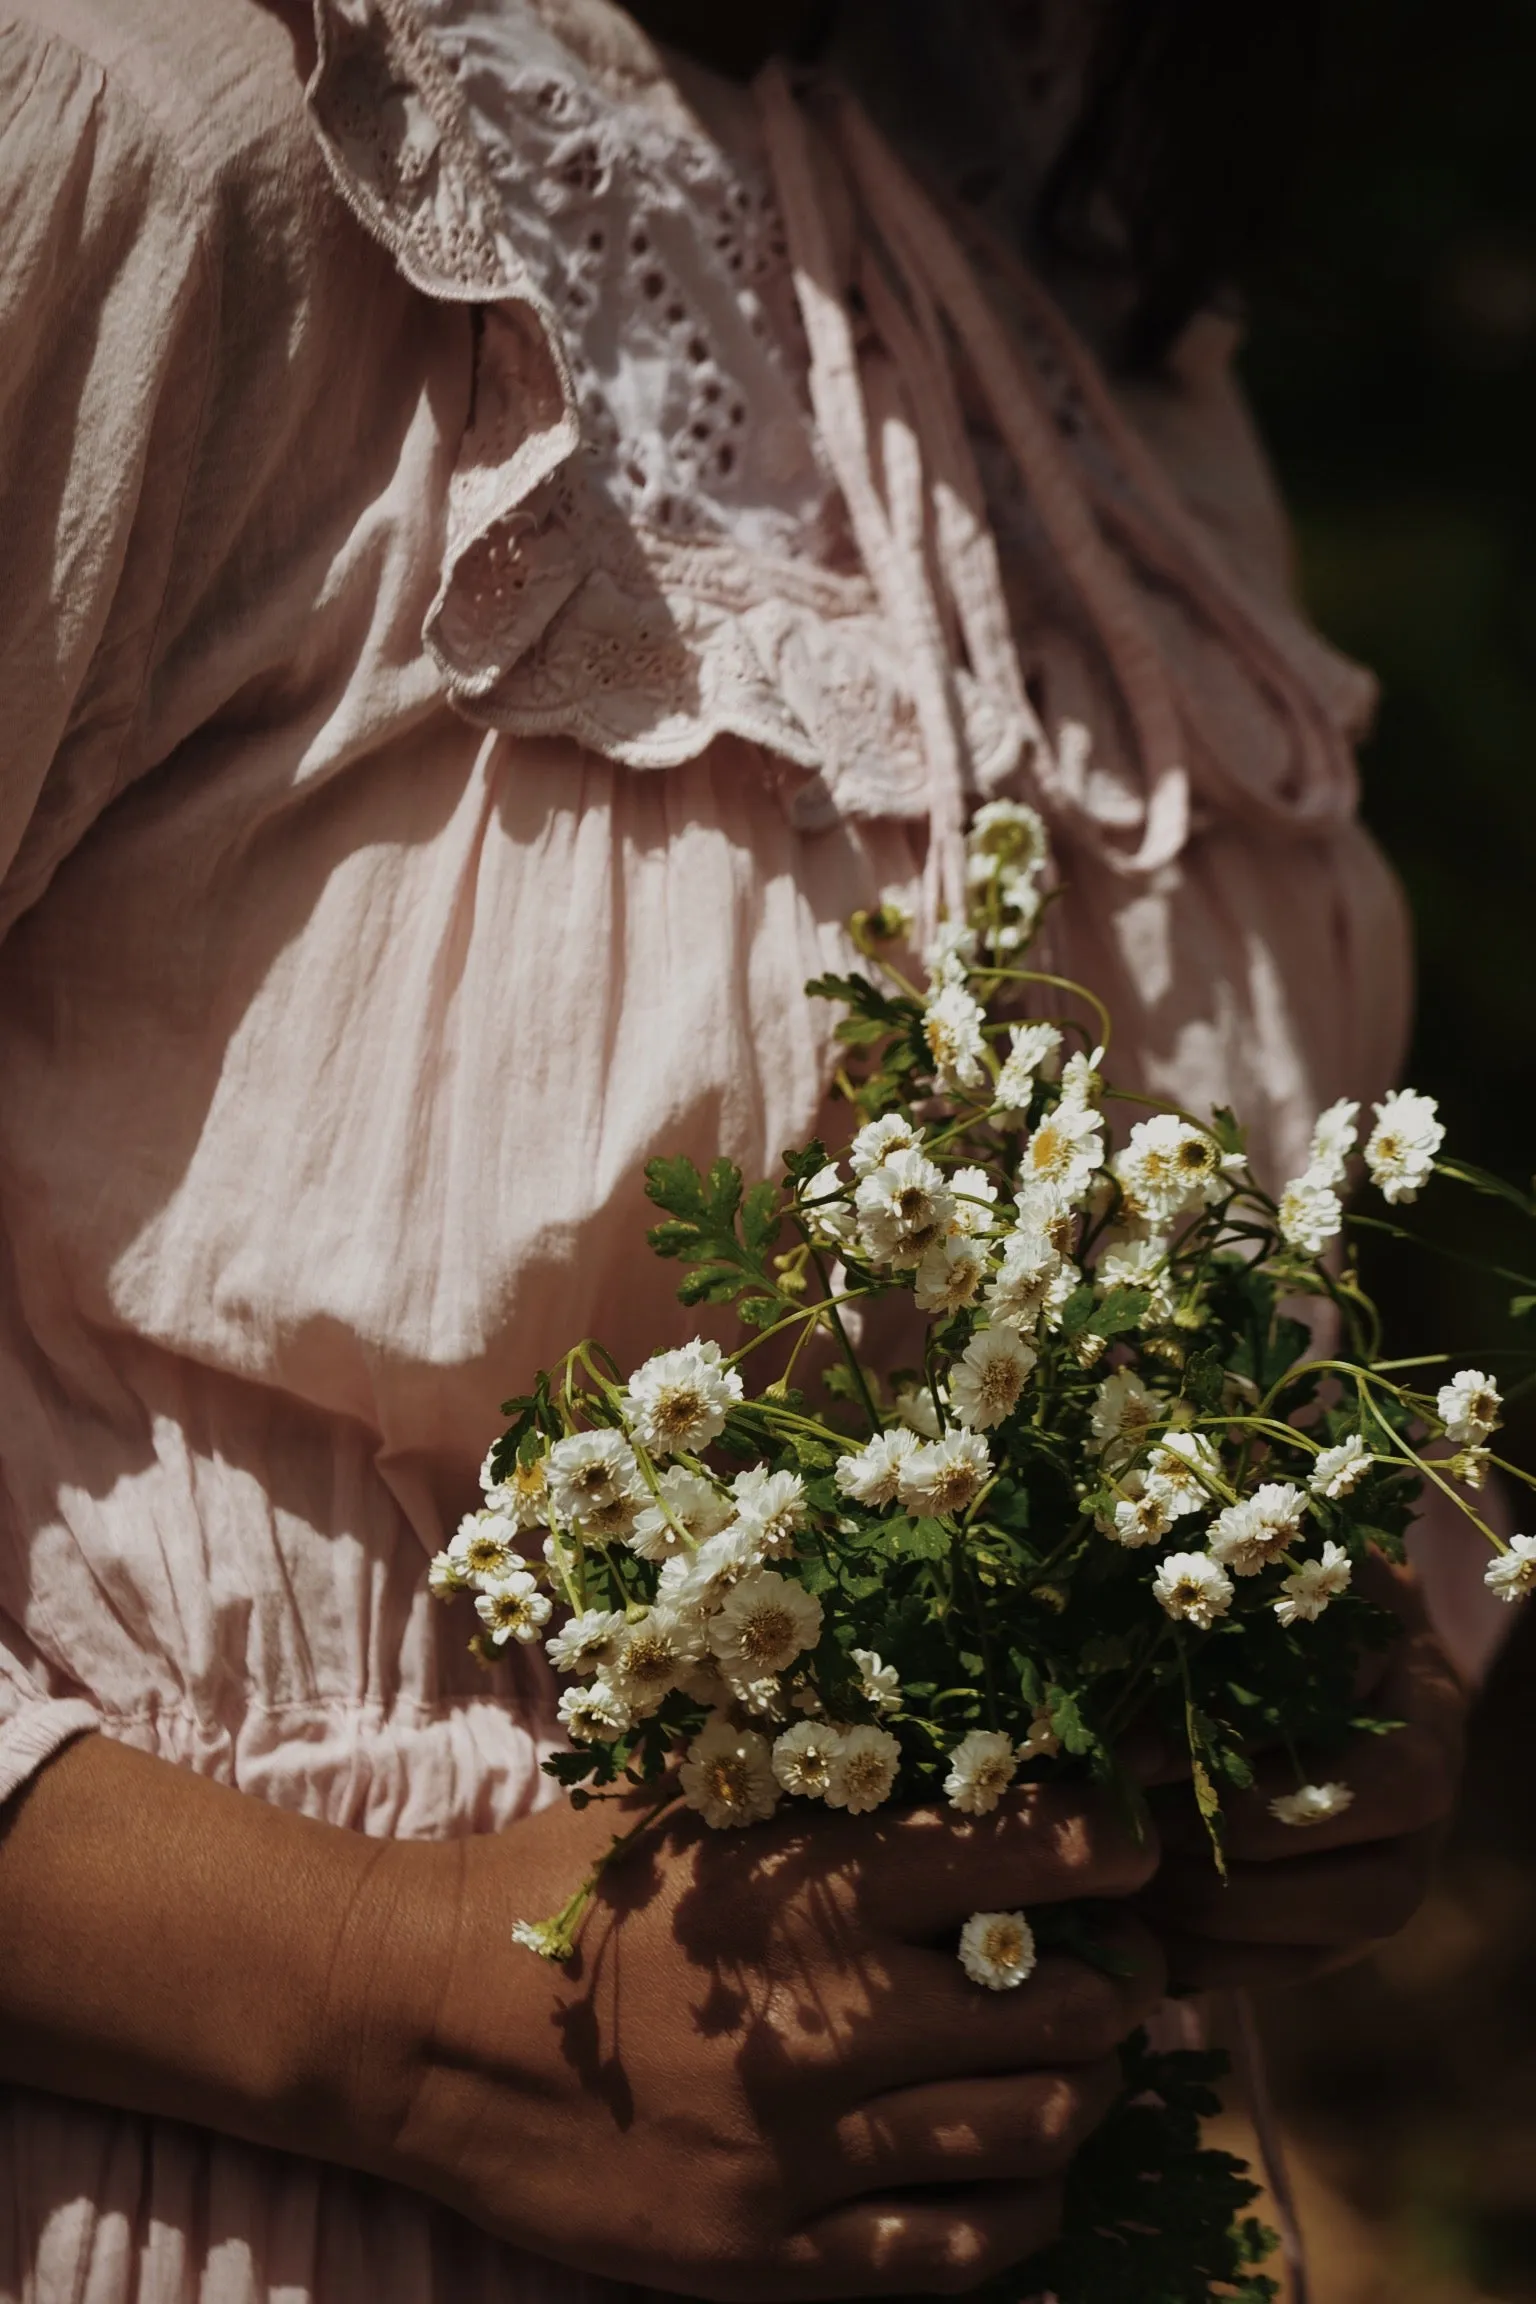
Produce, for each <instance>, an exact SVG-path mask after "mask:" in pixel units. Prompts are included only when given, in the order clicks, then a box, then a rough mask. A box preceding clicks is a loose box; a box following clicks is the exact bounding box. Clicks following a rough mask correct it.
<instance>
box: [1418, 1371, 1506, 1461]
mask: <svg viewBox="0 0 1536 2304" xmlns="http://www.w3.org/2000/svg"><path fill="white" fill-rule="evenodd" d="M1503 1405H1504V1403H1503V1400H1502V1399H1501V1398H1500V1396H1499V1388H1498V1386H1497V1384H1495V1382H1494V1380H1493V1378H1492V1377H1491V1376H1485V1375H1484V1374H1483V1372H1482V1370H1481V1369H1480V1368H1463V1369H1462V1370H1461V1371H1460V1372H1459V1373H1458V1374H1457V1375H1455V1376H1453V1377H1452V1378H1451V1381H1450V1383H1449V1384H1442V1385H1441V1387H1440V1390H1439V1392H1438V1393H1437V1395H1436V1398H1435V1407H1436V1410H1437V1411H1438V1414H1439V1417H1440V1421H1441V1423H1442V1424H1443V1425H1444V1426H1445V1436H1446V1438H1447V1440H1449V1441H1450V1442H1451V1443H1452V1445H1453V1446H1454V1447H1457V1448H1476V1447H1478V1446H1479V1445H1480V1444H1481V1443H1482V1442H1483V1441H1484V1440H1486V1439H1487V1437H1488V1435H1489V1433H1490V1432H1491V1431H1493V1429H1494V1427H1495V1426H1496V1425H1497V1423H1498V1421H1499V1410H1500V1409H1501V1408H1502V1407H1503Z"/></svg>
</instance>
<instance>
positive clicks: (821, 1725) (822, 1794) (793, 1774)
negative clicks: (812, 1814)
mask: <svg viewBox="0 0 1536 2304" xmlns="http://www.w3.org/2000/svg"><path fill="white" fill-rule="evenodd" d="M843 1742H844V1737H843V1731H842V1729H841V1728H834V1727H833V1726H832V1724H831V1722H830V1721H828V1720H801V1721H800V1722H798V1723H797V1725H796V1726H795V1727H793V1728H788V1729H786V1730H785V1732H784V1734H783V1735H782V1736H780V1737H779V1738H778V1740H777V1742H776V1743H775V1745H774V1747H773V1773H774V1775H775V1777H776V1778H777V1779H778V1782H779V1783H780V1785H781V1786H782V1787H783V1789H784V1790H785V1791H786V1792H793V1793H795V1794H796V1795H797V1796H798V1797H799V1798H800V1799H802V1800H825V1798H826V1796H827V1792H828V1789H829V1787H830V1785H831V1782H832V1775H833V1771H834V1770H835V1768H836V1766H837V1763H838V1761H839V1760H840V1759H841V1757H842V1750H843Z"/></svg>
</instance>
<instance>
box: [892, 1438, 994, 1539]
mask: <svg viewBox="0 0 1536 2304" xmlns="http://www.w3.org/2000/svg"><path fill="white" fill-rule="evenodd" d="M991 1474H992V1458H991V1456H990V1455H989V1454H988V1452H987V1444H986V1442H985V1440H983V1438H982V1437H981V1434H980V1433H979V1432H949V1433H946V1434H945V1436H944V1438H943V1439H942V1440H930V1441H928V1442H927V1443H926V1444H924V1445H923V1446H920V1447H918V1448H914V1450H913V1451H912V1454H911V1455H910V1456H909V1457H908V1458H907V1460H906V1462H905V1463H904V1464H903V1466H902V1468H901V1482H900V1489H899V1493H900V1496H901V1501H902V1502H903V1504H905V1505H906V1507H907V1509H908V1511H909V1512H921V1513H926V1514H929V1515H931V1516H932V1517H933V1518H934V1519H945V1518H948V1517H951V1516H952V1515H953V1514H955V1513H957V1512H963V1511H964V1510H965V1508H966V1506H967V1505H968V1504H972V1503H974V1502H975V1500H976V1498H977V1497H978V1496H979V1495H980V1493H981V1491H982V1488H983V1487H984V1486H985V1484H986V1482H987V1481H988V1480H989V1479H990V1478H991Z"/></svg>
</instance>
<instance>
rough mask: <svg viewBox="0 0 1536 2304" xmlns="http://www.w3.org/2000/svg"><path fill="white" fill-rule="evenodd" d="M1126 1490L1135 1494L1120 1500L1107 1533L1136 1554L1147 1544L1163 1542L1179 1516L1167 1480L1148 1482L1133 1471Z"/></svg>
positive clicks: (1151, 1480)
mask: <svg viewBox="0 0 1536 2304" xmlns="http://www.w3.org/2000/svg"><path fill="white" fill-rule="evenodd" d="M1126 1487H1127V1488H1128V1489H1130V1490H1131V1493H1130V1494H1129V1495H1126V1496H1122V1497H1120V1498H1119V1499H1118V1500H1117V1502H1116V1504H1115V1508H1114V1511H1113V1512H1112V1513H1111V1515H1110V1519H1109V1524H1108V1526H1107V1527H1105V1530H1104V1532H1105V1534H1106V1535H1107V1536H1113V1537H1114V1539H1115V1542H1116V1543H1117V1544H1123V1545H1124V1546H1125V1547H1126V1549H1127V1551H1131V1552H1135V1551H1139V1550H1140V1549H1141V1547H1142V1546H1143V1545H1144V1544H1156V1543H1158V1542H1160V1540H1161V1539H1162V1538H1163V1537H1164V1536H1166V1535H1167V1533H1168V1531H1169V1529H1170V1528H1171V1527H1172V1526H1173V1523H1174V1521H1175V1520H1176V1519H1177V1518H1178V1514H1177V1513H1176V1512H1175V1511H1174V1509H1173V1491H1172V1489H1171V1488H1170V1487H1169V1484H1168V1482H1167V1481H1166V1480H1155V1479H1144V1478H1143V1477H1142V1476H1141V1475H1140V1474H1139V1473H1135V1472H1133V1473H1132V1474H1131V1476H1130V1478H1129V1479H1128V1480H1127V1482H1126Z"/></svg>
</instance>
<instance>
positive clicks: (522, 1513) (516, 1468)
mask: <svg viewBox="0 0 1536 2304" xmlns="http://www.w3.org/2000/svg"><path fill="white" fill-rule="evenodd" d="M495 1453H496V1451H495V1449H494V1448H493V1449H491V1450H490V1451H489V1452H488V1454H487V1456H486V1459H485V1462H484V1463H483V1464H482V1465H481V1467H480V1493H481V1494H482V1495H483V1496H484V1498H485V1505H486V1510H487V1511H488V1512H499V1513H500V1514H501V1515H502V1517H503V1518H504V1519H507V1520H510V1521H511V1523H512V1525H513V1527H514V1528H542V1527H543V1525H544V1522H545V1520H546V1519H547V1518H548V1515H549V1485H548V1482H547V1480H546V1478H545V1473H544V1459H543V1457H542V1456H535V1457H533V1458H532V1459H531V1460H530V1461H529V1462H528V1463H526V1464H524V1463H520V1462H514V1464H513V1466H512V1469H511V1470H510V1471H509V1472H508V1474H507V1476H506V1478H505V1479H504V1480H498V1479H497V1477H496V1474H495V1472H494V1471H493V1470H492V1467H491V1458H492V1457H493V1456H494V1455H495Z"/></svg>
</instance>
